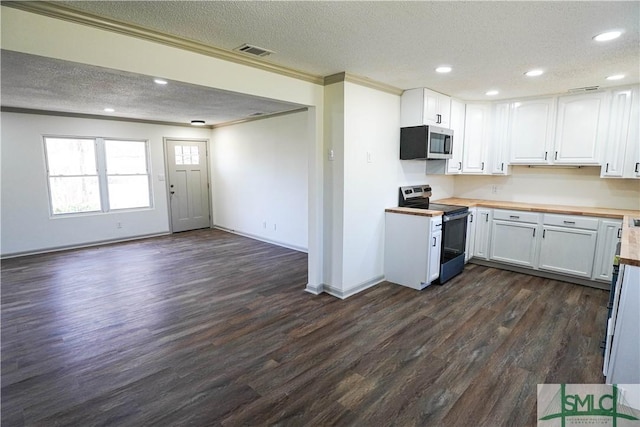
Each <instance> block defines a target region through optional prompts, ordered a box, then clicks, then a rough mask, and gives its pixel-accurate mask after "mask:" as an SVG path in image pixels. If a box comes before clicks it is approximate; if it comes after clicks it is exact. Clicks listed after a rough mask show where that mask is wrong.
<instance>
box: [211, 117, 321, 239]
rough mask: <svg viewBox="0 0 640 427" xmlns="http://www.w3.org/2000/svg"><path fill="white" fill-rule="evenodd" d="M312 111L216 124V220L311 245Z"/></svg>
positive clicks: (249, 231) (256, 234)
mask: <svg viewBox="0 0 640 427" xmlns="http://www.w3.org/2000/svg"><path fill="white" fill-rule="evenodd" d="M307 116H308V113H307V112H306V111H303V112H298V113H293V114H288V115H284V116H278V117H274V118H267V119H262V120H256V121H252V122H247V123H241V124H236V125H232V126H225V127H221V128H217V129H214V130H213V131H212V138H211V156H210V161H211V170H212V176H213V179H212V197H213V221H214V224H215V225H216V226H220V227H223V228H226V229H230V230H234V231H236V232H239V233H242V234H246V235H249V236H254V237H257V238H260V239H263V240H267V241H272V242H276V243H280V244H283V245H285V246H289V247H292V248H296V249H300V250H307V238H308V235H307V233H308V225H307V223H308V208H307V193H308V184H307V178H308V169H309V168H308V151H307V121H308V117H307Z"/></svg>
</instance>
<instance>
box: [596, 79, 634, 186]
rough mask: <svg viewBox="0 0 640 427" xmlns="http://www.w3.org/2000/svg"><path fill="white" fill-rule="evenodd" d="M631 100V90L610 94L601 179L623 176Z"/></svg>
mask: <svg viewBox="0 0 640 427" xmlns="http://www.w3.org/2000/svg"><path fill="white" fill-rule="evenodd" d="M632 98H633V90H632V89H624V90H614V91H612V92H611V108H610V110H609V130H608V132H607V142H606V149H605V150H604V153H603V161H602V170H601V172H600V176H602V177H613V178H622V176H623V175H624V166H625V153H626V150H627V141H629V136H630V135H629V130H630V124H631V101H632ZM630 148H631V147H630ZM630 151H631V150H630ZM630 154H634V153H630Z"/></svg>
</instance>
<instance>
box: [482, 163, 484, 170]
mask: <svg viewBox="0 0 640 427" xmlns="http://www.w3.org/2000/svg"><path fill="white" fill-rule="evenodd" d="M482 170H484V162H482Z"/></svg>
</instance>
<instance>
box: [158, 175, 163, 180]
mask: <svg viewBox="0 0 640 427" xmlns="http://www.w3.org/2000/svg"><path fill="white" fill-rule="evenodd" d="M158 181H164V174H163V173H159V174H158Z"/></svg>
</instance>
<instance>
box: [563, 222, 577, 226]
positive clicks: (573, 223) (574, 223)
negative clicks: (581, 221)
mask: <svg viewBox="0 0 640 427" xmlns="http://www.w3.org/2000/svg"><path fill="white" fill-rule="evenodd" d="M562 222H564V223H565V224H571V225H576V222H575V221H562Z"/></svg>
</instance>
